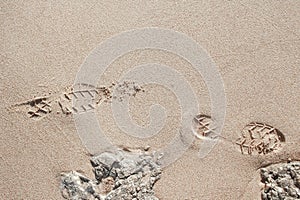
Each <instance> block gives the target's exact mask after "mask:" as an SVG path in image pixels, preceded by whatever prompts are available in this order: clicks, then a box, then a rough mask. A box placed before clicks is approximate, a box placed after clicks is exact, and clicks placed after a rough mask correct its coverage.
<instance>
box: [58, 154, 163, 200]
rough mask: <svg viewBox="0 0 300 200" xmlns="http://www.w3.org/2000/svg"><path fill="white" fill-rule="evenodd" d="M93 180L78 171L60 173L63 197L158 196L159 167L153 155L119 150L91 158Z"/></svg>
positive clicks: (119, 199)
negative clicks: (155, 191) (156, 190)
mask: <svg viewBox="0 0 300 200" xmlns="http://www.w3.org/2000/svg"><path fill="white" fill-rule="evenodd" d="M91 164H92V166H93V168H94V169H93V171H94V173H95V180H90V179H88V178H86V177H84V176H83V175H81V174H79V173H78V172H70V173H64V174H62V183H61V190H62V193H63V196H64V197H65V198H66V199H72V200H75V199H78V200H79V199H100V200H131V199H136V200H139V199H140V200H157V199H158V198H157V197H155V195H154V191H153V186H154V184H155V183H156V181H157V180H159V179H160V175H161V168H160V165H159V163H158V160H156V159H155V158H154V155H153V154H151V153H148V152H145V151H142V150H141V151H138V152H131V151H123V150H118V151H116V152H105V153H102V154H100V155H98V156H94V157H92V158H91Z"/></svg>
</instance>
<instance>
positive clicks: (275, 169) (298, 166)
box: [260, 161, 300, 200]
mask: <svg viewBox="0 0 300 200" xmlns="http://www.w3.org/2000/svg"><path fill="white" fill-rule="evenodd" d="M260 175H261V182H262V183H264V187H263V188H262V191H261V198H262V199H263V200H271V199H272V200H273V199H279V200H281V199H300V189H299V178H298V177H300V162H292V161H288V163H279V164H275V165H271V166H269V167H266V168H262V169H261V170H260Z"/></svg>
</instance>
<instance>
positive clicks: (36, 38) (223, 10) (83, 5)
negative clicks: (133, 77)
mask: <svg viewBox="0 0 300 200" xmlns="http://www.w3.org/2000/svg"><path fill="white" fill-rule="evenodd" d="M0 9H1V10H0V15H1V25H0V26H1V42H0V49H1V58H0V60H1V62H0V65H1V67H0V83H1V84H0V94H1V95H0V96H1V98H0V112H1V115H0V120H1V121H0V125H1V128H0V130H1V136H0V138H1V139H0V152H1V157H0V158H1V159H0V160H1V161H0V175H1V181H0V199H62V196H61V194H60V190H59V180H60V179H59V178H60V173H61V172H62V171H70V170H80V171H82V172H83V173H84V174H86V175H88V176H92V171H91V169H92V168H91V166H90V163H89V158H90V155H89V152H88V151H87V150H86V149H85V147H84V146H83V144H82V142H81V140H80V138H79V136H78V134H77V133H76V129H75V125H74V122H73V118H72V115H67V116H66V115H63V114H61V113H57V112H56V111H57V110H59V107H58V106H57V105H53V107H52V109H53V112H51V113H49V114H47V115H46V116H45V117H44V118H42V119H40V120H34V119H32V118H29V117H28V115H27V113H26V112H24V108H23V107H20V108H19V109H9V107H10V106H11V105H14V104H17V103H20V102H24V101H27V100H30V99H33V98H34V97H38V96H43V95H53V94H57V93H61V92H63V91H65V88H66V87H68V86H71V85H72V84H73V82H74V79H75V76H76V73H77V71H78V70H79V67H80V65H81V64H82V63H83V61H84V59H85V58H86V56H87V55H88V54H89V53H90V52H91V51H92V50H93V49H94V48H95V47H96V46H97V45H98V44H99V43H100V42H102V41H104V40H105V39H108V38H110V37H111V36H112V35H114V34H117V33H120V32H122V31H126V30H130V29H135V28H141V27H161V28H168V29H172V30H175V31H179V32H182V33H185V34H187V35H188V36H190V37H191V38H193V39H194V40H196V41H197V42H198V43H199V44H200V45H201V46H202V47H203V48H204V49H206V50H207V52H208V53H209V54H210V56H211V57H212V59H213V60H214V62H215V64H216V65H217V66H218V68H219V71H220V73H221V75H222V78H223V81H224V87H225V93H226V99H227V103H226V105H227V106H226V119H225V125H224V129H223V132H222V135H223V136H224V137H226V138H227V139H228V140H233V141H234V140H236V139H237V138H239V136H240V134H241V130H242V129H243V127H244V126H245V125H246V124H248V123H250V122H252V121H258V122H263V123H267V124H270V125H272V126H274V127H276V128H277V129H278V130H280V131H281V132H282V133H283V134H284V135H285V138H286V142H285V145H284V147H283V148H282V149H281V150H280V152H278V153H277V154H268V155H259V156H255V155H243V154H241V152H240V151H239V148H238V146H237V145H234V144H232V143H230V142H227V141H225V140H219V142H218V144H217V145H216V146H215V148H214V149H213V150H212V152H211V153H210V154H209V155H208V156H207V157H205V158H204V159H199V158H198V156H197V153H198V150H199V145H201V142H200V144H199V143H195V145H194V146H192V147H191V148H190V149H189V150H188V151H186V152H185V153H184V155H183V156H182V157H181V158H180V159H179V160H177V161H176V162H175V163H173V164H172V165H170V166H169V167H167V168H165V169H164V170H163V174H162V178H161V179H160V180H159V181H158V182H157V183H156V185H155V191H156V194H157V196H158V197H159V198H160V199H163V200H165V199H166V200H168V199H170V200H171V199H178V200H182V199H191V200H193V199H202V200H203V199H220V200H221V199H237V200H238V199H260V187H261V186H260V185H259V182H260V177H259V171H258V169H259V168H260V167H262V165H264V164H266V163H273V162H280V161H286V160H287V159H288V158H289V157H290V158H292V159H294V160H297V159H298V160H299V159H300V148H299V143H300V134H299V124H300V120H299V116H300V101H299V99H300V89H299V88H300V68H299V67H300V57H299V52H300V38H299V35H300V22H299V19H300V12H299V9H300V1H292V0H291V1H260V0H259V1H253V2H249V1H220V0H218V1H216V0H214V1H176V2H175V1H160V2H157V1H144V2H138V1H135V2H129V1H122V2H121V1H120V2H114V3H112V1H101V2H100V1H63V2H61V1H53V2H48V1H22V2H21V1H20V2H13V1H1V3H0ZM151 60H155V61H157V62H160V63H164V64H167V65H169V66H172V67H174V68H175V69H177V70H178V71H180V72H182V73H183V74H184V77H185V78H186V79H187V80H188V81H189V82H190V84H191V86H192V87H193V89H194V92H195V93H196V95H197V98H198V99H199V102H200V105H199V108H200V111H199V112H201V113H205V114H209V113H210V99H209V94H208V91H207V88H206V86H205V83H204V81H203V79H202V78H201V76H200V75H199V74H197V72H196V71H195V70H194V69H193V67H192V66H191V65H190V64H189V63H187V62H186V61H185V60H183V59H182V58H180V57H178V56H176V55H173V54H170V53H166V52H160V51H157V50H143V51H135V52H132V53H130V54H127V55H125V56H123V57H121V58H119V59H118V60H116V62H114V63H113V64H112V65H111V66H110V67H109V70H108V71H107V72H106V73H105V75H104V76H103V77H101V79H100V77H99V85H101V84H104V85H109V84H110V83H111V82H112V81H115V80H118V78H119V77H120V76H121V74H122V73H124V72H125V71H126V70H128V69H129V68H130V67H132V66H135V65H137V64H142V63H147V62H148V61H151ZM50 93H51V94H50ZM154 102H156V103H160V104H161V105H163V106H164V107H165V108H166V110H167V116H168V117H167V120H166V124H165V126H164V128H163V129H162V130H161V132H160V134H159V135H157V136H156V137H153V138H150V139H149V140H147V141H145V140H140V139H135V138H132V137H130V136H128V135H125V134H122V131H121V130H120V129H119V128H118V127H117V125H116V124H115V122H114V120H113V117H112V113H111V110H110V106H109V104H101V106H100V107H99V108H97V116H98V120H99V123H100V124H101V126H102V127H103V130H104V132H105V133H106V134H107V137H108V138H110V140H111V141H112V142H114V143H115V144H120V145H126V146H132V147H138V146H146V145H150V146H151V147H152V148H153V149H155V148H159V147H162V146H164V145H165V144H166V143H167V142H168V140H169V138H171V137H172V135H174V134H175V130H176V128H178V126H179V124H180V107H179V104H178V102H177V101H176V96H175V95H174V94H172V91H169V90H167V89H166V88H164V87H161V86H155V85H147V86H145V92H144V93H141V94H138V95H137V96H136V97H135V98H132V102H131V104H130V108H131V110H130V112H131V114H132V117H133V119H134V120H135V121H136V123H138V124H140V125H147V124H148V123H149V116H148V110H149V106H150V105H151V104H152V103H154ZM25 111H26V110H25Z"/></svg>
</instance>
